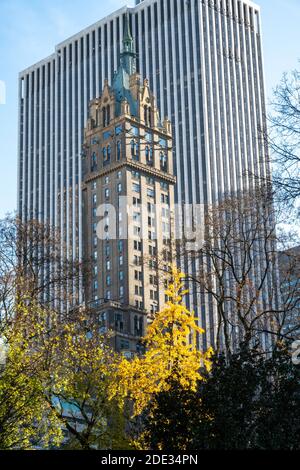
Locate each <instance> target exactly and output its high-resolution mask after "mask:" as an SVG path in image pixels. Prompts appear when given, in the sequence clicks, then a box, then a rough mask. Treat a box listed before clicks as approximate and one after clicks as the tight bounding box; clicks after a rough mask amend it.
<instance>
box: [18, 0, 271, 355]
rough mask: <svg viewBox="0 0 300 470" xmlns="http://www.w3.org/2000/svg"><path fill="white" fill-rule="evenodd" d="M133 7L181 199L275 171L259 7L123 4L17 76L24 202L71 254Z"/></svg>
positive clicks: (179, 1)
mask: <svg viewBox="0 0 300 470" xmlns="http://www.w3.org/2000/svg"><path fill="white" fill-rule="evenodd" d="M127 11H128V12H129V18H130V25H131V31H132V34H133V37H134V41H135V50H136V53H137V71H138V72H139V73H140V75H141V77H142V78H143V77H148V78H149V80H150V83H149V85H150V88H151V89H152V90H153V93H154V95H155V96H156V97H157V105H158V108H159V109H160V113H161V116H162V118H164V116H168V117H169V119H170V120H171V122H172V125H173V138H174V145H173V151H174V172H175V175H176V177H177V184H176V192H175V197H176V201H177V202H178V203H186V204H193V203H195V204H203V203H212V202H215V201H217V200H218V198H219V197H220V196H221V195H223V194H224V193H229V192H233V191H239V190H246V189H248V188H249V187H250V186H251V184H253V183H252V181H251V179H249V177H248V176H247V172H252V173H254V172H255V173H256V174H258V175H261V176H264V175H266V173H267V172H268V171H269V169H268V163H267V158H266V148H265V146H264V144H263V142H262V141H261V139H260V133H259V130H260V129H262V128H265V125H266V124H265V93H264V72H263V58H262V42H261V21H260V9H259V7H258V6H257V5H256V4H254V3H253V2H251V1H250V0H144V1H137V2H136V5H135V6H134V7H131V8H127V7H124V8H121V9H120V10H118V11H116V12H114V13H113V14H111V15H110V16H108V17H106V18H104V19H101V20H99V21H97V22H96V23H95V24H93V25H92V26H90V27H88V28H86V29H85V30H83V31H81V32H79V33H78V34H76V35H74V36H73V37H71V38H69V39H66V40H65V41H64V42H62V43H60V44H58V45H57V46H56V47H55V52H54V53H53V54H52V55H51V56H49V57H47V58H46V59H44V60H42V61H40V62H39V63H37V64H35V65H32V66H31V67H28V68H27V69H26V70H24V71H23V72H21V73H20V77H19V116H20V118H19V179H18V212H19V215H20V217H21V218H22V219H23V220H27V219H31V218H35V219H38V220H40V221H49V222H50V223H51V224H53V225H55V226H56V227H58V228H59V229H60V231H61V235H62V238H63V240H64V242H65V244H66V246H67V251H68V256H70V257H73V258H76V259H77V258H79V259H80V258H81V256H82V253H83V246H82V243H83V240H82V237H81V235H82V220H81V208H82V192H81V181H82V155H81V153H82V143H83V137H84V125H85V123H86V121H87V117H88V116H87V113H88V107H89V106H88V105H89V102H90V100H91V99H94V98H96V97H98V96H99V95H100V92H101V90H102V89H103V85H104V80H105V79H108V82H109V83H111V82H112V79H113V76H114V71H115V70H116V69H117V67H118V64H119V56H120V49H121V47H122V38H123V28H124V24H125V15H126V12H127ZM182 269H183V270H185V269H187V267H186V266H185V262H184V261H183V265H182ZM194 269H197V266H194ZM189 301H190V304H191V305H192V306H193V308H194V309H195V312H196V314H198V315H199V317H200V320H201V325H202V326H203V327H204V328H205V330H206V336H205V337H204V343H206V341H207V342H208V343H211V342H212V343H213V339H214V334H215V330H214V326H215V321H216V318H215V313H214V311H213V309H212V307H211V305H208V303H207V302H206V300H205V298H204V297H203V296H201V294H198V293H194V292H193V291H191V292H190V294H189ZM200 305H202V306H203V305H206V308H204V309H203V308H201V309H200V308H199V306H200ZM204 346H206V344H204Z"/></svg>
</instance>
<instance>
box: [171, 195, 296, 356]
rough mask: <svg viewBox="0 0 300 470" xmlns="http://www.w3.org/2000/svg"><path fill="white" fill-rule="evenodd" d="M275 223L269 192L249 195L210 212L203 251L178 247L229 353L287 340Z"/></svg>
mask: <svg viewBox="0 0 300 470" xmlns="http://www.w3.org/2000/svg"><path fill="white" fill-rule="evenodd" d="M275 220H276V219H275V211H274V208H273V204H272V200H271V198H270V194H269V191H266V190H265V189H263V188H261V189H256V190H255V191H252V192H247V193H245V192H244V193H241V194H237V195H236V196H232V197H227V198H224V199H223V200H222V201H221V202H219V203H218V204H214V205H211V206H210V207H207V208H206V211H205V216H204V221H203V223H204V226H205V237H204V240H203V245H202V246H201V248H199V249H197V250H186V248H185V244H184V243H181V244H180V245H179V247H178V250H177V256H178V259H182V257H184V259H186V260H188V261H187V262H188V263H189V264H190V266H189V269H188V271H189V273H193V272H194V274H188V275H187V278H186V279H187V282H188V283H189V286H190V289H193V290H194V291H196V292H198V293H199V294H202V295H203V294H204V297H205V299H206V305H205V306H203V308H205V309H206V312H207V314H209V311H211V312H213V315H214V325H213V328H214V333H215V337H216V344H215V348H216V350H220V349H225V350H226V351H227V352H228V353H230V352H232V351H233V350H234V349H235V348H236V347H238V346H239V344H241V343H244V344H245V343H246V344H249V345H250V344H253V343H258V344H261V345H262V346H263V348H266V347H268V346H269V347H271V346H272V345H273V344H274V343H276V341H277V340H278V339H279V340H282V339H284V338H285V337H288V335H287V332H286V331H285V329H284V326H283V324H284V321H283V320H284V318H285V316H286V314H287V308H288V309H290V306H288V305H287V304H286V303H283V302H282V301H281V297H280V279H279V273H278V256H277V255H278V253H277V244H278V239H277V234H276V229H275V227H276V224H275ZM192 265H193V267H194V269H192ZM195 266H198V269H196V271H195ZM294 294H296V292H295V293H294ZM298 295H299V293H298ZM294 301H295V299H294Z"/></svg>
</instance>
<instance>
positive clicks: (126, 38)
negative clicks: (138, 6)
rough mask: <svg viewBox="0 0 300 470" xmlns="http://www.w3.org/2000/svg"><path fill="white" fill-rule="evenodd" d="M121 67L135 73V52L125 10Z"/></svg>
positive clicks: (130, 73) (129, 73) (129, 72)
mask: <svg viewBox="0 0 300 470" xmlns="http://www.w3.org/2000/svg"><path fill="white" fill-rule="evenodd" d="M121 67H123V69H124V70H125V71H126V72H127V73H128V75H133V74H134V73H136V53H135V51H134V44H133V38H132V35H131V31H130V24H129V14H128V12H126V16H125V25H124V33H123V50H122V53H121Z"/></svg>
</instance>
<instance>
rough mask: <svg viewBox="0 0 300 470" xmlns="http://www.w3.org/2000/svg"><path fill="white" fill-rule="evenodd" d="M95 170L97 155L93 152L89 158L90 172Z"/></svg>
mask: <svg viewBox="0 0 300 470" xmlns="http://www.w3.org/2000/svg"><path fill="white" fill-rule="evenodd" d="M95 170H97V155H96V153H95V152H93V154H92V158H91V171H95Z"/></svg>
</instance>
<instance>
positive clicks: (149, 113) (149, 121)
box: [148, 108, 151, 127]
mask: <svg viewBox="0 0 300 470" xmlns="http://www.w3.org/2000/svg"><path fill="white" fill-rule="evenodd" d="M148 126H150V127H151V108H148Z"/></svg>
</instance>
